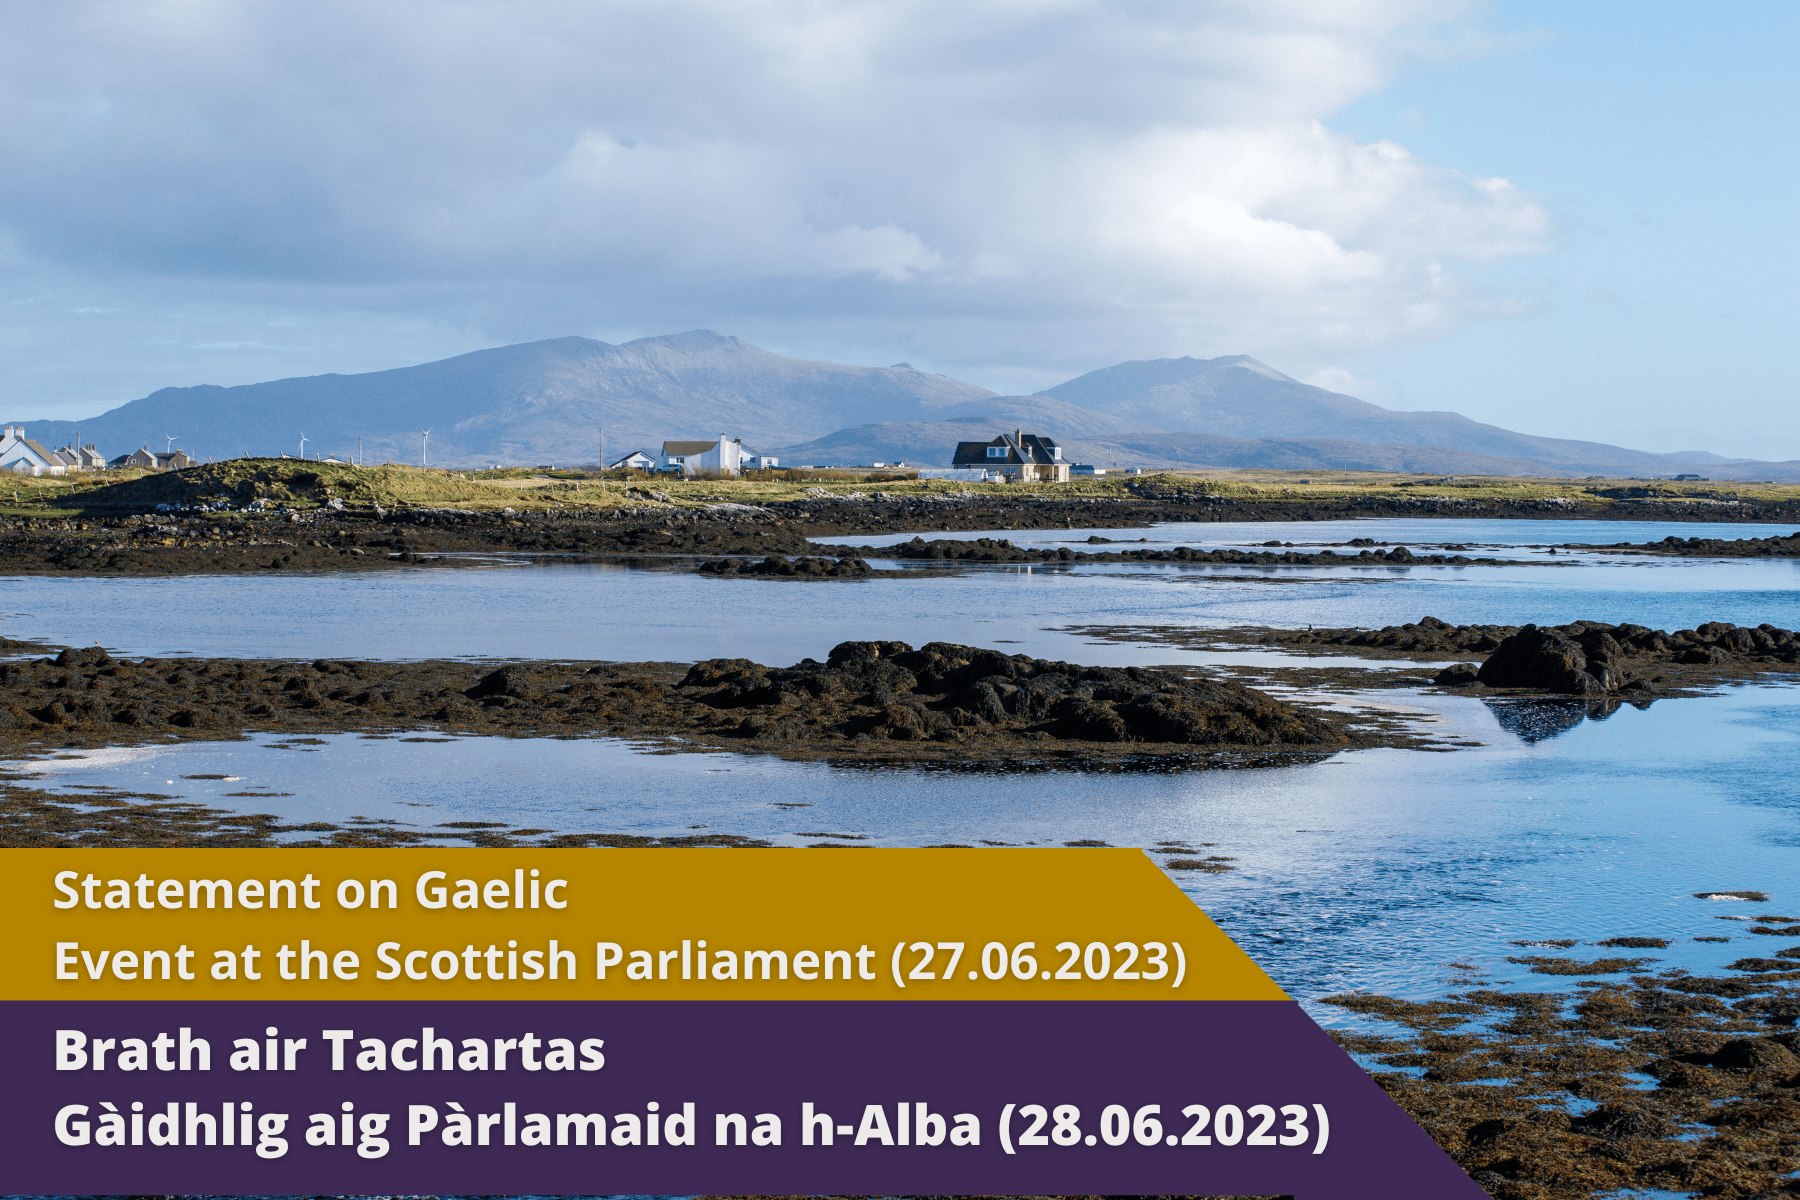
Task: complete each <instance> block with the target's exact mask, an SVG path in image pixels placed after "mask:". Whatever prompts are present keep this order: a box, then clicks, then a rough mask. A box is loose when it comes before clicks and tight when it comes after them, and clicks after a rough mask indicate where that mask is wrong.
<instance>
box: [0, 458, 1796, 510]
mask: <svg viewBox="0 0 1800 1200" xmlns="http://www.w3.org/2000/svg"><path fill="white" fill-rule="evenodd" d="M933 493H934V494H939V495H942V494H957V493H975V494H987V495H994V496H1014V497H1017V496H1021V495H1055V496H1063V497H1084V496H1085V497H1118V498H1131V497H1139V496H1154V497H1158V498H1163V497H1169V496H1171V495H1173V494H1174V493H1189V494H1192V493H1205V494H1210V495H1224V496H1230V497H1232V498H1234V499H1239V500H1256V501H1274V502H1284V501H1285V502H1296V503H1299V502H1317V501H1326V500H1335V499H1352V498H1359V497H1387V498H1393V497H1396V496H1416V497H1433V496H1436V497H1452V498H1465V499H1481V500H1541V499H1566V500H1573V501H1577V502H1580V503H1583V504H1600V505H1611V504H1617V503H1619V502H1621V501H1627V500H1631V499H1638V498H1653V497H1654V498H1662V499H1667V500H1688V501H1696V502H1698V501H1708V500H1713V501H1716V500H1733V499H1744V500H1756V501H1761V502H1765V503H1779V502H1782V501H1800V486H1796V485H1792V484H1739V483H1730V482H1723V483H1719V482H1714V483H1695V482H1690V483H1671V482H1662V481H1644V480H1630V479H1605V480H1601V479H1594V480H1582V481H1579V482H1577V481H1574V480H1568V479H1525V478H1518V477H1496V476H1465V477H1456V478H1448V479H1446V478H1443V477H1432V476H1413V475H1390V474H1382V473H1377V472H1368V471H1335V472H1317V471H1315V472H1302V471H1273V470H1238V471H1223V470H1209V471H1182V472H1174V471H1170V472H1161V473H1158V474H1155V475H1137V476H1128V475H1109V476H1106V477H1104V478H1100V479H1086V480H1080V481H1075V482H1071V483H1066V484H1028V485H1018V484H998V483H996V484H963V483H950V482H944V481H939V480H930V481H920V480H917V479H910V478H900V477H896V476H894V475H892V474H889V473H881V472H869V473H863V474H858V473H854V472H818V473H790V472H772V473H770V474H769V475H768V476H767V477H759V478H748V479H695V480H675V481H671V480H667V479H645V478H641V477H640V478H626V477H623V476H614V477H612V478H609V479H601V478H600V477H598V476H589V475H584V474H581V473H578V472H555V473H551V474H543V473H538V472H533V471H530V470H502V471H482V472H459V471H444V470H436V469H431V470H427V469H423V468H419V467H403V466H381V467H356V466H351V465H348V464H338V463H320V462H307V461H304V460H299V459H279V458H277V459H269V458H252V459H233V460H231V461H228V462H222V463H210V464H207V465H204V466H196V467H190V468H188V469H187V470H185V471H172V472H166V473H161V474H158V473H154V472H139V471H128V472H116V471H109V472H107V473H105V474H104V475H101V476H99V477H97V478H92V479H87V478H79V477H65V478H52V477H48V476H46V477H42V478H32V477H29V476H24V477H16V478H14V479H12V480H11V481H10V483H9V482H7V481H0V514H5V515H12V516H26V515H34V514H35V515H49V514H51V513H56V514H65V515H73V514H76V513H80V512H93V513H96V514H98V513H103V512H107V511H114V512H121V511H122V512H149V511H154V510H155V509H156V508H157V506H158V505H159V504H168V505H171V506H173V507H176V508H186V507H189V506H192V505H196V504H222V505H225V506H228V507H230V508H233V509H241V508H243V507H245V506H247V505H250V504H252V503H253V502H255V501H262V502H264V504H265V506H267V507H271V508H284V507H291V508H296V509H311V508H318V507H321V506H325V505H327V504H329V503H330V502H331V501H332V500H339V501H341V502H342V503H343V506H344V508H345V509H346V510H349V511H358V512H371V513H372V512H373V511H374V510H375V508H376V507H377V506H379V507H380V508H382V509H383V510H392V509H407V508H463V509H490V510H497V509H502V508H513V509H517V510H541V509H546V508H577V507H578V508H598V509H608V508H619V507H633V508H635V507H641V506H644V505H656V506H673V507H677V508H681V507H701V506H704V505H707V504H719V503H739V504H759V503H767V502H771V501H779V500H797V499H802V498H805V497H807V496H809V495H810V496H815V497H816V496H819V495H821V494H825V495H853V494H854V495H862V496H874V495H877V494H881V495H887V496H896V497H898V496H907V495H918V494H933Z"/></svg>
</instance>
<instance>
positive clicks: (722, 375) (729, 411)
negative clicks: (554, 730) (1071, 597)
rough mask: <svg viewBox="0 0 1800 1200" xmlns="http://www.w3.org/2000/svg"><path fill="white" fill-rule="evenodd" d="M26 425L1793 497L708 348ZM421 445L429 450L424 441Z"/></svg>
mask: <svg viewBox="0 0 1800 1200" xmlns="http://www.w3.org/2000/svg"><path fill="white" fill-rule="evenodd" d="M12 423H22V424H24V425H25V426H26V427H27V430H28V432H29V434H30V436H31V437H33V438H34V439H36V440H37V441H39V442H41V443H44V444H46V445H52V446H55V445H61V444H63V443H65V442H68V441H73V440H74V439H75V438H76V436H77V432H78V431H79V436H80V438H81V440H82V441H84V442H93V443H95V444H97V445H98V446H99V447H100V449H101V451H102V452H103V453H105V454H106V455H107V456H109V457H111V456H114V455H117V454H122V453H125V452H127V451H130V450H133V449H136V448H137V447H139V446H150V447H151V448H153V449H155V448H161V447H163V446H165V445H166V444H167V442H166V439H167V438H168V437H169V435H174V436H175V441H176V443H177V444H179V445H180V446H181V447H183V448H184V449H186V450H187V452H188V453H189V454H190V455H193V456H194V457H196V458H200V459H203V460H204V459H206V458H209V457H210V458H229V457H235V456H237V455H242V454H276V453H289V454H297V453H299V452H300V438H301V436H302V435H303V434H304V435H305V437H306V439H307V442H306V453H307V454H308V455H309V456H322V455H325V454H336V455H337V456H339V457H340V458H344V457H350V456H352V455H354V454H355V453H356V452H357V449H358V439H361V452H362V454H363V458H364V461H369V462H380V461H386V460H389V459H391V460H393V461H397V462H414V463H416V462H419V461H421V456H422V455H428V459H429V462H430V463H431V465H434V466H446V467H450V466H455V467H470V466H485V465H490V464H496V463H499V464H533V463H590V462H594V461H596V460H597V459H598V458H599V455H600V448H601V447H600V439H601V431H602V430H604V436H605V445H606V456H607V459H608V460H609V461H610V460H614V459H617V458H619V457H622V456H623V455H624V454H625V453H627V452H628V451H631V450H634V449H644V450H647V451H649V452H651V453H652V454H654V453H655V452H656V450H657V449H658V447H659V446H660V444H661V442H662V441H663V439H665V438H671V439H693V438H708V437H712V436H714V435H716V434H719V433H725V434H728V435H730V436H734V437H742V438H743V440H744V442H745V443H746V444H747V445H750V446H752V447H754V448H755V449H757V450H759V451H763V452H765V453H775V454H779V455H780V456H781V458H782V461H783V462H785V463H791V464H806V463H810V464H817V465H822V466H823V465H838V464H843V465H856V464H864V463H871V462H894V461H897V460H904V461H906V462H908V463H912V464H915V465H928V466H930V465H944V464H947V463H948V462H949V459H950V454H951V452H952V450H953V449H954V447H955V444H956V442H957V441H959V440H983V441H985V440H987V439H988V438H990V437H992V436H993V435H994V434H995V433H996V432H998V431H999V430H1000V429H1003V428H1004V429H1012V428H1025V429H1028V430H1032V431H1035V432H1039V433H1045V434H1049V435H1051V436H1053V437H1055V438H1056V439H1057V440H1058V441H1060V442H1062V443H1063V445H1064V447H1065V456H1066V457H1068V458H1069V459H1071V460H1072V461H1078V462H1091V463H1095V464H1097V465H1101V466H1121V465H1141V466H1146V467H1181V466H1187V467H1196V466H1219V467H1279V468H1294V469H1299V470H1322V469H1331V468H1345V469H1352V470H1395V471H1415V472H1431V473H1439V472H1448V473H1460V474H1553V475H1673V474H1678V473H1682V472H1695V471H1701V472H1704V473H1706V474H1708V475H1710V476H1712V477H1714V478H1738V479H1748V478H1756V479H1800V462H1787V463H1766V462H1758V461H1753V460H1744V459H1725V458H1721V457H1719V456H1717V455H1713V454H1708V453H1705V452H1702V451H1689V452H1684V453H1678V454H1659V453H1652V452H1649V451H1641V450H1630V449H1624V448H1622V447H1618V446H1611V445H1606V444H1603V443H1599V442H1586V441H1573V440H1569V439H1564V438H1550V437H1539V436H1535V435H1531V434H1525V433H1516V432H1513V431H1511V430H1507V429H1502V428H1499V427H1498V426H1494V425H1484V424H1481V423H1479V422H1476V421H1471V420H1469V419H1468V418H1467V417H1464V416H1461V415H1459V414H1457V413H1453V412H1400V411H1396V410H1393V409H1386V408H1382V407H1380V406H1379V405H1375V404H1370V403H1368V402H1366V401H1363V400H1358V399H1356V398H1355V397H1352V396H1345V395H1340V394H1338V393H1336V392H1331V391H1327V390H1326V389H1324V388H1319V387H1314V386H1312V385H1310V384H1304V383H1301V382H1299V381H1298V380H1295V379H1292V378H1289V377H1288V376H1286V375H1283V374H1282V373H1281V372H1279V371H1277V370H1274V369H1273V368H1271V367H1268V366H1265V365H1264V364H1262V363H1260V362H1258V361H1257V360H1255V359H1253V358H1250V357H1247V356H1244V355H1232V356H1227V357H1223V358H1213V359H1195V358H1169V359H1156V360H1152V361H1143V362H1128V363H1120V364H1119V365H1117V366H1112V367H1106V368H1103V369H1101V370H1098V371H1092V372H1089V373H1088V374H1086V375H1082V376H1080V377H1079V378H1076V379H1071V380H1069V381H1068V382H1067V383H1063V384H1060V385H1058V386H1056V387H1053V388H1049V389H1047V390H1046V391H1044V392H1043V393H1041V394H1039V395H1033V396H1001V395H998V394H996V393H994V392H990V391H988V390H987V389H985V388H980V387H976V386H975V385H973V384H968V383H963V382H961V381H959V380H955V379H951V378H949V377H947V376H944V375H935V374H931V373H929V372H925V371H919V370H915V369H913V368H912V367H910V366H908V365H907V364H905V363H898V364H895V365H894V366H891V367H858V366H846V365H843V364H839V363H829V362H815V361H811V360H807V359H797V358H788V357H785V356H783V355H779V354H775V353H772V352H770V351H768V350H764V349H762V348H761V347H758V346H754V345H751V344H750V343H748V342H745V341H742V340H741V339H738V338H735V337H728V336H724V335H721V334H717V333H712V332H709V331H706V330H696V331H693V332H690V333H682V334H672V335H668V336H663V337H651V338H643V339H640V340H638V341H634V342H628V343H625V344H624V345H612V344H610V343H607V342H601V341H595V340H593V339H590V338H581V337H565V338H555V339H552V340H549V341H542V342H528V343H524V344H520V345H515V346H502V347H499V348H497V349H492V350H478V351H475V352H474V353H471V354H463V355H458V356H457V357H455V358H448V359H444V360H442V361H439V362H432V363H425V364H423V365H420V366H415V367H401V368H397V369H395V370H389V371H375V372H370V373H367V374H361V375H335V374H334V375H314V376H307V377H303V378H295V379H281V380H275V381H272V382H269V383H256V384H245V385H241V386H237V387H218V386H213V385H203V386H198V387H175V388H164V389H162V390H161V391H157V392H153V393H151V394H150V395H148V396H145V397H144V398H143V399H140V400H133V401H131V402H130V403H127V404H123V405H121V406H119V407H118V408H115V409H112V410H111V411H109V412H106V413H103V414H101V415H100V416H97V417H92V418H90V419H88V420H85V421H81V422H67V421H33V420H29V419H26V420H24V421H22V422H20V421H18V420H17V419H16V418H15V419H14V421H13V422H12ZM427 430H429V431H430V435H429V439H427V438H426V437H425V436H424V435H425V431H427Z"/></svg>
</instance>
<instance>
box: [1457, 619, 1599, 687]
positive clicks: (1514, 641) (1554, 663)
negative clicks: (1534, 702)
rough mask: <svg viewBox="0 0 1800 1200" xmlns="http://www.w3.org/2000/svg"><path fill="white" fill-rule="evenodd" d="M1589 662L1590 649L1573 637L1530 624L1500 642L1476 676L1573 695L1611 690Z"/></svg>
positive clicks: (1494, 684)
mask: <svg viewBox="0 0 1800 1200" xmlns="http://www.w3.org/2000/svg"><path fill="white" fill-rule="evenodd" d="M1587 666H1588V660H1587V652H1586V651H1585V650H1584V649H1583V648H1582V647H1581V645H1580V643H1578V642H1576V641H1575V640H1574V639H1573V638H1570V637H1567V636H1565V635H1564V634H1562V633H1559V632H1557V631H1556V630H1554V629H1540V628H1538V627H1537V626H1536V625H1526V626H1523V627H1522V628H1521V629H1520V630H1519V632H1517V633H1515V634H1513V635H1512V636H1511V637H1509V638H1507V639H1506V640H1505V641H1503V642H1501V643H1500V646H1499V648H1498V649H1496V650H1495V651H1494V652H1493V653H1492V654H1491V655H1489V656H1488V660H1487V661H1486V662H1485V663H1483V664H1482V665H1481V671H1480V673H1479V674H1478V675H1477V676H1476V678H1477V679H1478V680H1479V681H1480V682H1482V683H1485V684H1487V685H1488V686H1489V687H1522V688H1542V689H1543V690H1544V691H1547V692H1561V693H1564V694H1566V695H1571V696H1589V695H1595V694H1598V693H1601V692H1605V691H1607V690H1608V689H1607V688H1606V687H1605V686H1604V685H1603V684H1602V682H1601V681H1600V680H1599V679H1597V678H1595V677H1594V676H1593V675H1590V674H1589V673H1588V669H1587Z"/></svg>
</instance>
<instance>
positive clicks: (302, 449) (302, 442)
mask: <svg viewBox="0 0 1800 1200" xmlns="http://www.w3.org/2000/svg"><path fill="white" fill-rule="evenodd" d="M300 457H301V458H305V457H306V435H305V434H304V433H302V434H301V435H300Z"/></svg>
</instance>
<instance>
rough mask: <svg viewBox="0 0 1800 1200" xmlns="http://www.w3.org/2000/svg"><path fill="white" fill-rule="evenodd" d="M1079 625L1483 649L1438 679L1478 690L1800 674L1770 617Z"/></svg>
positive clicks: (1181, 642)
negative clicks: (1665, 621) (1659, 626)
mask: <svg viewBox="0 0 1800 1200" xmlns="http://www.w3.org/2000/svg"><path fill="white" fill-rule="evenodd" d="M1069 632H1078V633H1085V634H1089V635H1091V636H1099V637H1104V638H1106V639H1107V640H1116V641H1129V642H1145V641H1150V642H1159V643H1162V644H1165V645H1172V646H1180V647H1182V648H1184V649H1191V650H1230V649H1235V648H1242V647H1245V646H1267V647H1269V648H1271V649H1280V650H1282V651H1285V652H1288V653H1292V654H1298V655H1302V656H1307V657H1320V656H1330V657H1334V658H1336V657H1347V658H1367V659H1375V660H1406V661H1414V662H1442V661H1443V660H1445V659H1448V658H1464V657H1469V656H1476V655H1479V656H1481V657H1482V661H1479V662H1474V661H1470V662H1458V663H1453V664H1451V665H1450V666H1448V667H1445V668H1442V669H1440V670H1437V671H1435V672H1434V673H1433V674H1432V675H1431V676H1430V677H1429V682H1432V683H1436V684H1437V685H1439V686H1441V687H1447V688H1455V689H1458V690H1466V691H1469V692H1471V693H1473V694H1477V695H1481V694H1517V693H1529V694H1535V695H1546V694H1547V695H1561V696H1581V697H1587V698H1607V697H1617V698H1619V699H1628V700H1630V699H1653V698H1655V697H1657V696H1671V695H1686V694H1692V693H1694V692H1696V691H1698V690H1700V689H1703V688H1709V687H1716V686H1717V685H1719V684H1722V683H1732V682H1745V681H1748V680H1752V679H1759V678H1768V677H1780V676H1788V677H1792V676H1797V675H1800V634H1797V633H1795V632H1794V631H1793V630H1788V629H1781V628H1778V627H1777V626H1774V625H1769V624H1763V625H1758V626H1756V627H1755V628H1745V627H1741V626H1738V625H1733V624H1731V623H1730V622H1729V621H1708V622H1706V623H1705V624H1703V625H1700V626H1698V627H1697V628H1694V629H1678V630H1676V631H1675V632H1673V633H1665V632H1663V631H1661V630H1656V629H1650V628H1648V627H1647V626H1643V625H1631V624H1623V625H1609V624H1607V623H1605V622H1602V621H1573V622H1570V623H1569V624H1566V625H1554V626H1542V627H1540V626H1537V625H1452V624H1450V623H1449V622H1448V621H1440V620H1438V619H1437V618H1436V617H1422V618H1420V619H1419V620H1418V621H1417V622H1408V623H1407V624H1404V625H1389V626H1385V627H1383V628H1381V629H1270V628H1266V627H1261V626H1250V627H1245V626H1239V627H1232V628H1223V629H1191V628H1185V627H1163V626H1115V627H1106V626H1097V627H1092V628H1080V629H1075V630H1070V631H1069ZM1251 673H1253V674H1266V675H1269V676H1278V677H1280V678H1282V679H1283V680H1284V681H1285V682H1288V683H1294V682H1302V681H1304V680H1305V678H1306V677H1307V676H1308V675H1311V674H1316V672H1308V671H1307V670H1306V669H1304V668H1294V667H1281V666H1275V665H1271V666H1270V667H1269V668H1266V669H1265V670H1263V671H1256V670H1255V669H1252V671H1251ZM1366 674H1369V675H1371V676H1372V678H1371V679H1370V680H1369V682H1370V683H1373V684H1385V685H1387V686H1414V685H1417V684H1419V683H1423V682H1427V680H1426V679H1425V678H1422V677H1421V676H1419V675H1413V674H1404V673H1382V674H1383V677H1382V678H1380V679H1375V678H1373V675H1374V673H1372V672H1371V673H1366Z"/></svg>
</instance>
